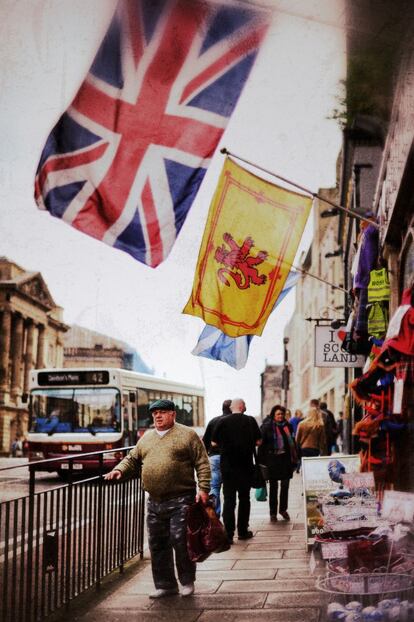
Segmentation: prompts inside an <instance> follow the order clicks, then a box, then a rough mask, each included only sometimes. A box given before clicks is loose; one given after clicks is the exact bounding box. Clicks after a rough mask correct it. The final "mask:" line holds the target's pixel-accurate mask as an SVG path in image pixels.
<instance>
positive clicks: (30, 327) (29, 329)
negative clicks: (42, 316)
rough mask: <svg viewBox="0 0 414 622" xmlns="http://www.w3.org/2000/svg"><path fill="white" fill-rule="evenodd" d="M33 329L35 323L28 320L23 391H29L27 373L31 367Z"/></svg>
mask: <svg viewBox="0 0 414 622" xmlns="http://www.w3.org/2000/svg"><path fill="white" fill-rule="evenodd" d="M34 330H35V325H34V324H33V322H32V320H29V321H28V325H27V339H26V353H25V355H24V381H23V393H28V392H29V375H30V370H31V369H32V368H33V342H34Z"/></svg>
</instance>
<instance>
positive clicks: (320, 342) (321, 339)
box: [315, 326, 365, 367]
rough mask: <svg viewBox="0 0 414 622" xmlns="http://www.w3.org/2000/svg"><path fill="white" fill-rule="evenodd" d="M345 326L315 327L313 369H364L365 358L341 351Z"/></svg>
mask: <svg viewBox="0 0 414 622" xmlns="http://www.w3.org/2000/svg"><path fill="white" fill-rule="evenodd" d="M344 337H345V326H340V327H339V328H331V326H315V367H364V365H365V357H364V356H363V355H360V354H348V352H345V351H344V350H342V347H341V345H342V342H343V340H344Z"/></svg>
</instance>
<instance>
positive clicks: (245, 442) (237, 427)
mask: <svg viewBox="0 0 414 622" xmlns="http://www.w3.org/2000/svg"><path fill="white" fill-rule="evenodd" d="M230 408H231V412H232V414H231V415H227V416H226V417H222V418H221V420H220V421H219V422H218V423H217V425H216V427H215V428H214V431H213V436H212V439H211V441H212V445H213V446H218V447H220V451H221V459H220V465H221V474H222V478H223V493H224V508H223V522H224V527H225V528H226V532H227V535H228V538H229V541H230V542H231V543H232V542H233V536H234V531H235V527H236V520H235V509H236V498H237V495H238V498H239V507H238V514H237V531H238V536H239V540H248V539H249V538H252V537H253V532H252V531H249V518H250V488H251V480H252V476H253V470H254V465H253V454H254V449H255V445H260V443H261V434H260V430H259V426H258V425H257V422H256V419H254V417H250V416H248V415H245V414H244V413H245V411H246V404H245V402H244V400H242V399H240V398H237V399H234V400H232V402H231V406H230Z"/></svg>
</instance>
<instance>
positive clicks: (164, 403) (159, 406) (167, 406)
mask: <svg viewBox="0 0 414 622" xmlns="http://www.w3.org/2000/svg"><path fill="white" fill-rule="evenodd" d="M153 410H175V404H174V402H172V401H171V400H157V401H156V402H152V404H150V405H149V411H150V412H152V411H153Z"/></svg>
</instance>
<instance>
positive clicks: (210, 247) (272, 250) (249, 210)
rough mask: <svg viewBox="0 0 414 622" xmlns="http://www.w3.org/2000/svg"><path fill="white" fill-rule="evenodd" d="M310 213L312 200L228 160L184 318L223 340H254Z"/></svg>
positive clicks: (283, 280) (216, 193) (212, 209)
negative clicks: (249, 337)
mask: <svg viewBox="0 0 414 622" xmlns="http://www.w3.org/2000/svg"><path fill="white" fill-rule="evenodd" d="M311 207H312V197H308V196H304V195H302V194H298V193H296V192H291V191H289V190H286V189H284V188H280V187H279V186H276V185H274V184H272V183H270V182H268V181H265V180H263V179H261V178H260V177H257V176H256V175H253V174H252V173H250V172H249V171H247V170H246V169H244V168H242V167H240V166H239V165H237V164H236V163H235V162H233V161H232V160H231V159H229V158H227V159H226V162H225V164H224V167H223V170H222V173H221V176H220V179H219V182H218V186H217V190H216V192H215V194H214V197H213V200H212V203H211V205H210V210H209V214H208V219H207V224H206V228H205V231H204V235H203V239H202V242H201V247H200V252H199V256H198V262H197V267H196V272H195V276H194V283H193V290H192V293H191V296H190V299H189V301H188V302H187V305H186V306H185V308H184V310H183V313H188V314H190V315H195V316H197V317H201V318H202V319H203V320H204V321H205V323H206V324H209V325H211V326H215V327H216V328H218V329H220V330H221V331H222V332H223V333H225V334H226V335H228V336H229V337H240V336H242V335H261V334H262V332H263V328H264V326H265V324H266V321H267V318H268V317H269V315H270V313H271V311H272V309H273V306H274V304H275V302H276V300H277V298H278V296H279V295H280V292H281V291H282V289H283V286H284V284H285V281H286V278H287V276H288V273H289V268H290V266H291V265H292V263H293V260H294V257H295V254H296V251H297V248H298V245H299V242H300V239H301V236H302V233H303V229H304V227H305V224H306V221H307V218H308V215H309V212H310V209H311Z"/></svg>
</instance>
